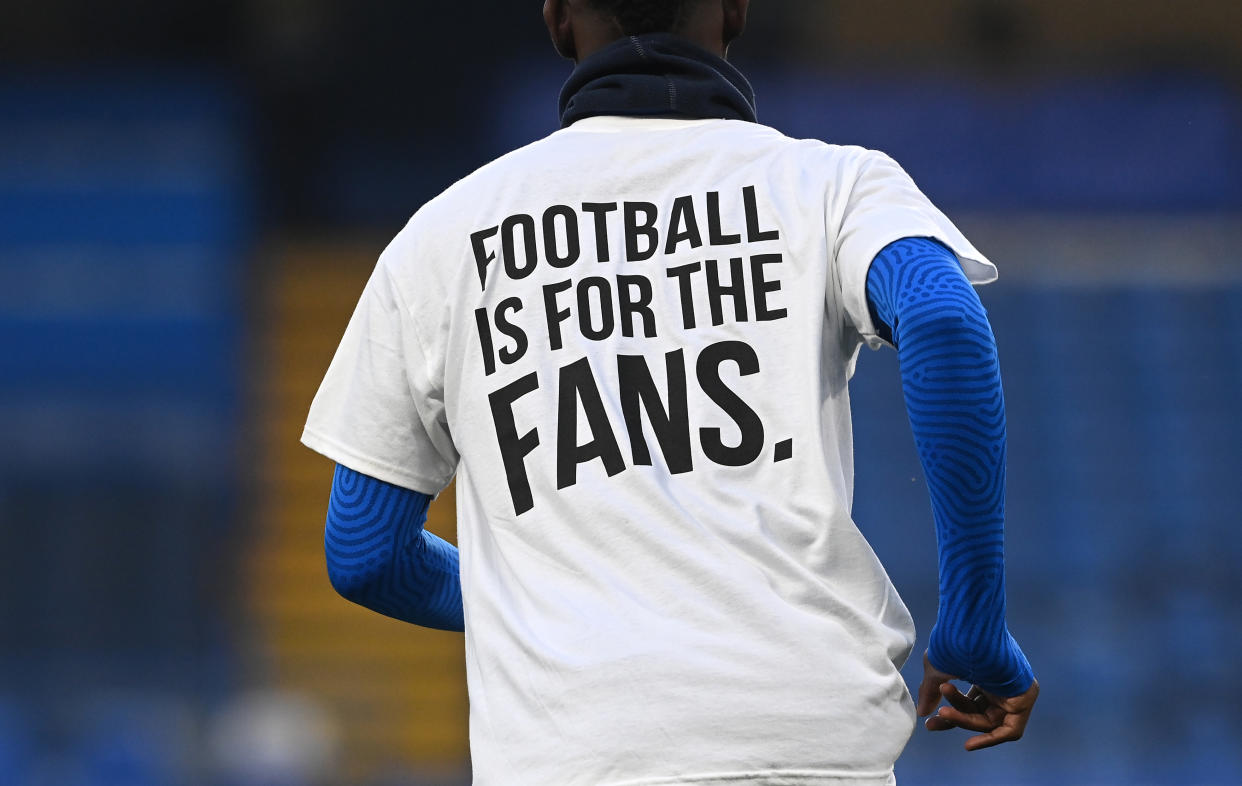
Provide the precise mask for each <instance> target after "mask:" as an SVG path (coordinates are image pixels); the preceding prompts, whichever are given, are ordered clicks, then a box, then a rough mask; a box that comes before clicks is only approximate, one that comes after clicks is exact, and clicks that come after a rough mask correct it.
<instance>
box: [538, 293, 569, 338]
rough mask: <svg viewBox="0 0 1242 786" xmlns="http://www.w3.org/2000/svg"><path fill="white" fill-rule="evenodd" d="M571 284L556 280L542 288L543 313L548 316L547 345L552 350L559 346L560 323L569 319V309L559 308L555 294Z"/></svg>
mask: <svg viewBox="0 0 1242 786" xmlns="http://www.w3.org/2000/svg"><path fill="white" fill-rule="evenodd" d="M572 286H573V282H572V281H558V282H556V283H555V284H548V285H546V286H545V287H544V288H543V313H544V314H546V315H547V318H548V345H549V346H550V347H551V348H552V349H553V350H557V349H560V348H561V346H562V343H561V323H562V322H564V321H565V320H567V319H569V309H567V308H566V309H561V308H559V307H558V306H557V304H556V296H557V295H558V294H560V293H561V292H564V291H565V290H567V289H569V288H570V287H572Z"/></svg>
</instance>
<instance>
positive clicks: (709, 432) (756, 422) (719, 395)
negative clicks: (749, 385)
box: [697, 341, 763, 467]
mask: <svg viewBox="0 0 1242 786" xmlns="http://www.w3.org/2000/svg"><path fill="white" fill-rule="evenodd" d="M730 360H731V361H733V362H734V363H736V364H737V367H738V370H739V372H741V375H742V376H744V377H745V376H749V375H751V374H757V373H759V356H758V355H756V354H755V350H754V348H752V347H751V346H750V345H749V344H744V343H742V342H741V341H721V342H718V343H716V344H712V345H711V346H709V347H707V348H706V349H704V350H703V352H702V353H701V354H700V355H699V360H698V369H697V370H698V377H699V387H701V388H702V389H703V392H704V393H706V394H707V397H708V398H710V399H711V400H712V401H713V402H715V403H716V406H718V407H720V408H721V409H722V410H724V411H725V413H726V414H727V415H728V416H729V417H731V418H733V422H735V423H737V427H738V430H739V431H740V432H741V439H740V440H739V441H738V443H737V445H735V446H734V447H729V446H728V445H726V444H724V441H723V440H721V438H720V429H718V428H701V429H699V439H700V441H701V443H702V445H703V453H704V455H706V456H707V458H709V459H711V460H712V461H713V462H715V463H717V464H719V465H721V466H724V467H744V466H746V465H747V464H750V463H751V462H753V461H754V460H755V459H757V458H759V455H760V454H761V453H762V452H763V421H761V420H760V419H759V415H758V414H756V413H755V411H754V410H753V409H751V408H750V407H749V406H748V405H747V404H746V402H745V401H742V399H741V398H739V397H738V395H737V394H736V393H734V392H733V388H732V387H730V386H729V384H728V383H727V382H725V381H724V380H723V379H721V378H720V367H721V365H723V364H724V363H725V362H726V361H730Z"/></svg>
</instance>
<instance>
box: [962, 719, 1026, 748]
mask: <svg viewBox="0 0 1242 786" xmlns="http://www.w3.org/2000/svg"><path fill="white" fill-rule="evenodd" d="M1022 731H1023V730H1022V728H1021V727H1020V726H1016V725H1013V724H1010V723H1006V724H1005V725H1003V726H1000V727H998V728H996V729H993V730H992V731H990V732H987V733H985V734H978V735H976V736H974V737H971V738H970V739H968V740H966V750H968V751H980V750H983V749H984V748H992V747H995V746H997V745H1000V744H1002V743H1005V742H1016V741H1017V740H1020V739H1022Z"/></svg>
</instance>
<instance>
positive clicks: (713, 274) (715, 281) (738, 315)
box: [707, 257, 746, 327]
mask: <svg viewBox="0 0 1242 786" xmlns="http://www.w3.org/2000/svg"><path fill="white" fill-rule="evenodd" d="M742 270H743V268H742V258H741V257H734V258H733V259H730V260H729V283H728V284H722V283H720V264H719V263H718V262H717V261H716V260H714V259H709V260H707V302H708V305H710V306H711V309H712V324H713V325H715V326H717V327H719V326H720V325H723V324H724V323H725V318H724V299H725V298H727V297H730V298H733V318H734V321H736V322H745V321H746V280H745V278H743V273H742Z"/></svg>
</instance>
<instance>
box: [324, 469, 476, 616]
mask: <svg viewBox="0 0 1242 786" xmlns="http://www.w3.org/2000/svg"><path fill="white" fill-rule="evenodd" d="M430 504H431V497H429V496H427V495H426V494H421V493H419V492H417V491H411V490H409V489H404V488H401V487H400V486H394V485H392V484H391V483H385V482H384V481H382V480H376V479H375V478H372V477H369V476H367V475H363V474H361V473H359V472H354V471H353V470H352V469H349V468H347V467H343V466H341V465H340V464H338V465H337V467H336V475H335V477H334V478H333V480H332V500H331V502H330V503H329V505H328V523H327V527H326V528H325V530H324V552H325V553H326V555H327V559H328V577H329V578H330V579H331V581H332V586H333V588H335V589H336V591H337V592H339V593H340V594H341V595H342V597H344V598H346V599H348V600H351V601H353V602H354V603H357V604H358V605H360V606H365V607H367V608H368V609H372V610H373V611H378V612H379V613H380V614H384V615H387V616H389V617H395V618H397V619H399V620H405V621H406V622H412V623H414V624H415V625H422V626H424V627H428V628H438V629H440V630H456V631H460V630H462V629H463V628H464V619H463V613H462V602H461V577H460V572H459V567H458V556H457V548H456V547H455V546H453V545H452V544H451V543H448V542H446V541H444V540H441V539H440V538H438V537H436V536H435V535H433V534H431V533H430V532H427V531H426V530H425V529H423V525H424V524H425V523H426V521H427V507H428V506H429V505H430Z"/></svg>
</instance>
